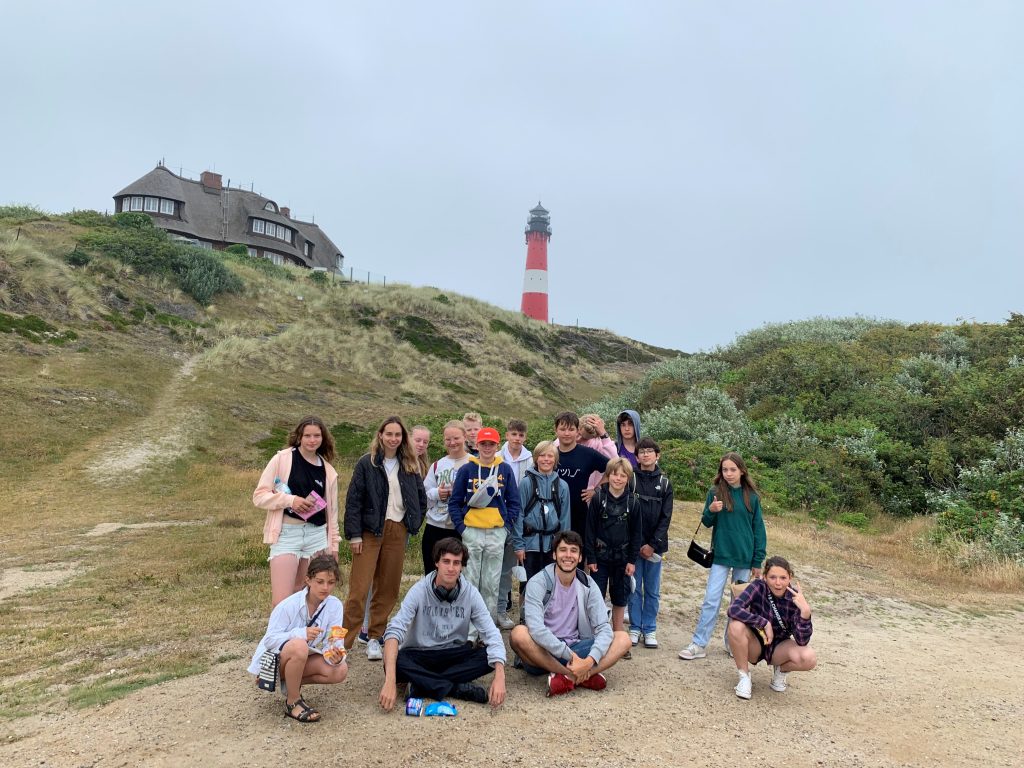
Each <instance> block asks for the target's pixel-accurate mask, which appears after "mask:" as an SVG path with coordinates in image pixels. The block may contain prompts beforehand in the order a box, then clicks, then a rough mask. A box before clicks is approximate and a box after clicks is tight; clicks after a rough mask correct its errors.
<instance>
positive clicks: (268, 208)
mask: <svg viewBox="0 0 1024 768" xmlns="http://www.w3.org/2000/svg"><path fill="white" fill-rule="evenodd" d="M263 210H264V211H273V212H274V213H277V206H276V205H274V204H273V203H267V204H266V205H264V206H263Z"/></svg>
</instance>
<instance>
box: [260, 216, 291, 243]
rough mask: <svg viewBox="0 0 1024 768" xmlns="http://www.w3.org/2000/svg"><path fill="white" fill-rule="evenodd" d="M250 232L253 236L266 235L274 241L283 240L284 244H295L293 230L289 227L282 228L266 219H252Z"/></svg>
mask: <svg viewBox="0 0 1024 768" xmlns="http://www.w3.org/2000/svg"><path fill="white" fill-rule="evenodd" d="M252 232H253V234H254V235H266V236H267V237H273V238H274V239H276V240H284V241H285V242H286V243H294V242H295V230H293V229H292V228H291V227H284V226H281V225H280V224H275V223H274V222H272V221H267V220H266V219H255V218H254V219H253V220H252Z"/></svg>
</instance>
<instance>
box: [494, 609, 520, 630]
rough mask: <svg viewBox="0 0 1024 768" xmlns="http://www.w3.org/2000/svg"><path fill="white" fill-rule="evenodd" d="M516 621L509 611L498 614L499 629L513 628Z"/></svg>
mask: <svg viewBox="0 0 1024 768" xmlns="http://www.w3.org/2000/svg"><path fill="white" fill-rule="evenodd" d="M515 625H516V623H515V622H514V621H512V617H511V616H509V615H508V611H505V612H504V613H499V614H498V628H499V629H512V627H514V626H515Z"/></svg>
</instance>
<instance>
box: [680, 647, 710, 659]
mask: <svg viewBox="0 0 1024 768" xmlns="http://www.w3.org/2000/svg"><path fill="white" fill-rule="evenodd" d="M707 655H708V652H707V651H706V650H704V646H703V645H697V644H696V643H690V644H689V645H688V646H686V647H685V648H683V650H681V651H680V652H679V658H680V659H686V660H687V661H691V660H693V659H703V658H704V657H705V656H707Z"/></svg>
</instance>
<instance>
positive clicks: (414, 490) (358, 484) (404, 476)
mask: <svg viewBox="0 0 1024 768" xmlns="http://www.w3.org/2000/svg"><path fill="white" fill-rule="evenodd" d="M426 508H427V495H426V493H425V492H424V490H423V480H422V479H421V478H420V474H419V464H418V462H417V460H416V452H415V450H414V449H413V446H412V442H411V440H410V439H409V433H408V432H406V429H405V425H404V424H402V420H401V419H400V418H398V417H397V416H391V417H389V418H387V419H385V420H384V423H383V424H381V425H380V429H378V430H377V434H376V435H375V436H374V438H373V441H372V442H371V443H370V450H369V452H368V453H366V454H364V455H363V456H362V458H360V459H359V461H358V462H357V463H356V468H355V470H353V472H352V481H351V482H350V483H349V486H348V495H347V496H346V498H345V538H346V539H348V543H349V547H350V548H351V550H352V571H351V573H350V575H349V588H348V600H346V601H345V628H346V629H347V630H348V634H347V635H346V637H345V643H346V645H347V647H349V648H351V647H352V643H353V642H354V641H355V638H356V633H357V632H358V630H359V625H360V624H361V623H362V618H363V611H364V609H365V604H366V596H367V594H369V592H370V589H371V587H372V588H373V597H372V599H371V600H370V624H369V628H368V631H367V635H368V637H369V641H368V642H367V644H366V657H367V658H368V659H371V660H380V659H382V658H383V655H384V654H383V649H382V648H381V644H380V638H381V637H382V636H383V635H384V630H385V629H386V627H387V621H388V616H390V615H391V610H392V609H393V608H394V607H395V602H396V601H397V600H398V589H399V586H400V584H401V580H402V565H403V564H404V563H405V544H406V541H407V540H408V537H409V536H410V535H412V534H415V533H416V532H417V531H419V529H420V523H421V522H422V521H423V514H424V511H425V510H426Z"/></svg>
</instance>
